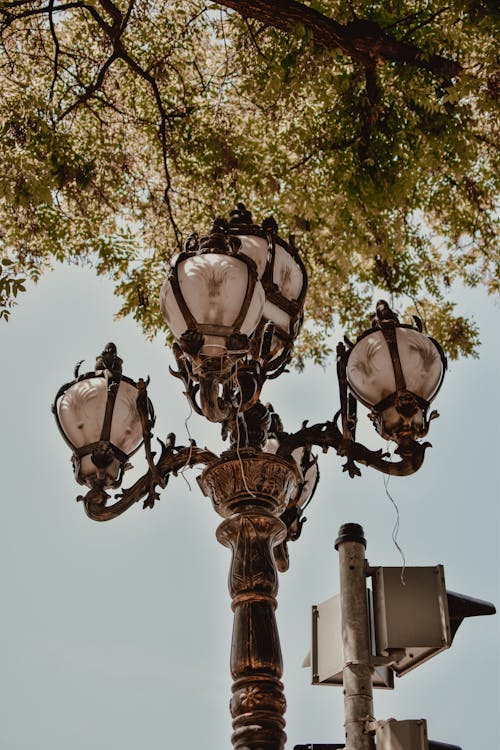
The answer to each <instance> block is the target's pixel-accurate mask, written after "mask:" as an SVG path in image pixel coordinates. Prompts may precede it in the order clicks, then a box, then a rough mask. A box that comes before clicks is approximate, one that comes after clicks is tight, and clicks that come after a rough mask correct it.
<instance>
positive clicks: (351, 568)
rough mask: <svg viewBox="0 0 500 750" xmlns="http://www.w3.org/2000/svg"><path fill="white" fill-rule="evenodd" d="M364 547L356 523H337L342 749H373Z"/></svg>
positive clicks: (360, 531) (360, 532)
mask: <svg viewBox="0 0 500 750" xmlns="http://www.w3.org/2000/svg"><path fill="white" fill-rule="evenodd" d="M365 547H366V540H365V538H364V536H363V529H362V527H361V526H360V525H359V524H357V523H346V524H344V525H343V526H341V527H340V529H339V536H338V538H337V539H336V541H335V549H336V550H338V553H339V565H340V602H341V611H342V643H343V647H344V669H343V672H342V675H343V682H344V713H345V724H344V726H345V736H346V750H373V749H374V742H373V739H372V737H371V736H370V735H369V734H366V733H365V725H366V722H367V721H372V720H373V690H372V672H371V668H370V630H369V621H368V603H367V597H366V565H365Z"/></svg>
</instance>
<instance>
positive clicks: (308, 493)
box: [263, 438, 319, 508]
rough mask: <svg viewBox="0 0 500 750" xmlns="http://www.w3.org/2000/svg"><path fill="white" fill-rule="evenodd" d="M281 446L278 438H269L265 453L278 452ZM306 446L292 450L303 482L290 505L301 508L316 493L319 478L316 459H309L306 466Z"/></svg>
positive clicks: (291, 499)
mask: <svg viewBox="0 0 500 750" xmlns="http://www.w3.org/2000/svg"><path fill="white" fill-rule="evenodd" d="M278 448H279V441H278V440H277V438H269V440H268V441H267V442H266V444H265V446H264V448H263V450H264V453H276V451H277V450H278ZM305 452H306V449H305V448H296V449H295V450H294V451H292V458H293V460H294V461H295V463H296V464H297V468H298V469H299V473H300V476H301V477H302V482H301V483H300V484H299V490H298V491H297V493H296V494H295V495H294V496H293V497H292V498H290V502H289V505H290V506H298V507H299V508H302V507H304V505H306V504H307V503H308V502H309V500H310V499H311V498H312V496H313V494H314V490H315V489H316V485H317V483H318V479H319V469H318V462H317V461H316V460H314V459H313V460H309V461H307V464H306V466H305V467H304V454H305Z"/></svg>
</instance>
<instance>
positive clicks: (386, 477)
mask: <svg viewBox="0 0 500 750" xmlns="http://www.w3.org/2000/svg"><path fill="white" fill-rule="evenodd" d="M391 458H392V454H391ZM390 478H391V475H390V474H383V475H382V479H383V482H384V489H385V494H386V495H387V497H388V498H389V500H390V501H391V503H392V505H393V506H394V510H395V512H396V521H395V523H394V526H393V529H392V541H393V542H394V546H395V547H396V548H397V550H398V552H399V554H400V555H401V559H402V561H403V567H402V568H401V585H402V586H406V582H405V570H406V557H405V553H404V551H403V549H402V547H401V545H400V544H399V542H398V534H399V526H400V515H399V508H398V505H397V503H396V501H395V500H394V498H393V496H392V495H391V493H390V492H389V481H390Z"/></svg>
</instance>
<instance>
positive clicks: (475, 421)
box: [0, 266, 500, 750]
mask: <svg viewBox="0 0 500 750" xmlns="http://www.w3.org/2000/svg"><path fill="white" fill-rule="evenodd" d="M459 296H460V312H461V314H471V315H473V317H474V319H475V320H476V321H477V322H478V324H479V326H480V330H481V340H482V341H483V345H482V347H481V350H480V359H479V360H472V359H471V360H464V361H460V362H457V363H451V364H450V367H449V371H448V373H447V376H446V378H445V381H444V384H443V387H442V389H441V392H440V393H439V395H438V397H437V399H436V401H435V403H434V405H433V406H435V408H437V409H438V411H439V412H440V414H441V416H440V418H439V419H438V420H435V421H433V422H432V424H431V429H430V433H429V436H428V437H429V440H430V442H431V443H432V445H433V447H432V448H431V449H429V450H428V451H427V454H426V460H425V462H424V465H423V467H422V468H421V470H420V471H419V472H418V473H417V474H415V475H414V476H411V477H406V478H399V477H398V478H391V479H390V481H389V484H388V487H387V489H388V490H389V493H390V495H391V496H392V498H393V500H394V502H395V503H396V505H397V507H398V509H399V519H400V527H399V534H398V537H397V541H398V544H399V545H400V547H401V548H402V550H403V552H404V555H405V559H406V564H407V565H435V564H438V563H441V564H443V565H444V570H445V577H446V585H447V588H448V589H450V590H453V591H455V592H459V593H462V594H466V595H469V596H474V597H476V598H480V599H485V600H488V601H491V602H495V603H496V605H497V606H498V604H499V602H500V596H499V577H498V569H499V555H498V549H499V530H500V529H499V510H498V508H499V499H500V493H499V480H498V465H499V461H500V452H499V443H500V441H499V428H498V421H499V416H500V414H499V405H498V403H499V402H498V382H499V377H498V376H499V364H500V359H499V339H498V331H499V322H500V316H499V311H498V308H496V307H495V306H494V304H493V302H492V301H491V300H490V299H487V298H486V296H485V294H484V293H483V292H481V291H480V290H474V291H468V292H463V293H461V294H460V295H459ZM118 307H119V301H118V300H117V298H116V297H114V295H113V285H112V283H111V282H110V281H109V280H107V279H104V278H96V277H95V275H94V273H93V271H92V270H91V269H86V268H78V267H74V266H71V267H68V266H58V267H57V269H56V270H55V271H54V272H53V273H49V274H47V275H46V276H44V277H43V278H42V279H41V281H40V282H39V284H38V285H37V286H30V287H29V291H28V293H27V294H26V295H24V296H23V298H22V299H21V301H20V304H19V306H18V307H17V308H16V309H15V310H14V312H13V314H12V317H11V320H10V322H9V323H8V324H2V325H1V328H0V340H1V351H2V368H1V392H2V396H3V397H2V406H1V413H2V419H1V423H2V428H3V429H2V438H3V439H2V452H1V460H2V485H3V492H2V494H3V498H2V516H3V523H2V524H1V535H2V537H1V544H0V556H1V570H2V576H1V596H2V602H3V605H4V606H3V615H2V617H1V619H0V637H1V643H2V645H3V658H2V670H1V671H2V680H1V684H0V714H1V715H0V746H1V747H2V749H3V750H35V748H36V750H88V748H90V747H92V749H93V750H118V748H120V750H137V748H138V747H140V748H141V750H160V748H179V749H182V750H195V748H199V747H202V746H203V747H207V748H209V749H210V750H211V749H212V748H214V749H215V748H221V747H230V740H229V738H230V734H231V724H230V716H229V711H228V703H229V698H230V688H231V677H230V674H229V648H230V639H231V627H232V615H231V609H230V599H229V594H228V591H227V573H228V567H229V560H230V553H229V551H228V550H227V549H226V548H224V547H222V546H221V545H220V544H218V542H217V541H216V539H215V529H216V527H217V525H218V523H219V520H220V518H219V517H218V516H217V514H216V513H215V512H214V511H213V509H212V507H211V505H210V502H209V501H208V500H207V499H206V498H205V497H204V496H203V495H202V494H201V491H200V490H199V487H198V485H197V482H196V476H197V475H198V474H199V470H197V469H193V470H191V471H189V472H186V473H185V474H184V475H183V476H178V477H177V478H171V480H170V482H169V484H168V486H167V488H166V489H165V490H164V491H163V492H162V496H161V500H160V502H159V503H157V505H156V506H155V508H154V509H153V510H142V504H137V505H136V506H134V507H132V508H131V509H130V510H129V511H128V512H127V513H125V514H124V515H123V516H121V517H120V518H118V519H116V520H114V521H111V522H108V523H95V522H93V521H91V520H90V519H88V518H87V516H86V515H85V514H84V511H83V508H82V505H81V504H80V503H77V502H76V500H75V498H76V495H77V494H79V493H80V492H81V488H80V487H79V486H78V485H77V484H76V483H75V481H74V479H73V474H72V469H71V465H70V453H69V449H68V448H67V446H66V445H65V444H64V442H63V441H62V439H61V437H60V436H59V434H58V431H57V428H56V425H55V422H54V418H53V416H52V414H51V412H50V405H51V403H52V401H53V399H54V396H55V394H56V392H57V390H58V388H59V387H60V385H62V384H63V383H64V382H68V380H71V379H72V377H73V375H72V373H73V368H74V365H75V364H76V362H78V361H79V360H81V359H85V362H84V364H83V365H82V367H81V370H80V371H81V372H86V371H88V370H92V369H93V365H94V361H95V356H96V355H97V354H98V353H99V352H100V351H101V350H102V348H103V347H104V345H105V344H106V343H107V342H108V341H114V342H115V343H116V344H117V347H118V353H119V355H120V356H121V357H122V358H123V360H124V374H126V375H128V376H130V377H132V378H134V379H137V378H139V377H145V376H147V375H150V376H151V386H150V389H149V392H150V397H151V399H152V401H153V403H154V406H155V410H156V413H157V423H156V428H155V433H156V435H157V436H158V437H160V438H164V437H165V436H166V435H167V433H169V432H171V431H173V432H175V433H176V436H177V444H184V445H186V444H187V443H188V440H189V435H191V436H192V437H193V438H195V439H196V441H197V443H198V445H207V446H208V447H209V448H210V449H211V450H214V451H215V452H220V450H222V449H223V447H224V446H223V444H222V443H221V442H220V438H219V434H218V428H217V426H216V425H212V424H209V423H208V422H205V420H203V419H202V418H201V417H198V416H196V415H190V409H189V406H188V403H187V401H186V399H185V398H184V396H183V395H182V384H181V381H179V380H177V379H174V378H173V377H171V376H170V375H169V372H168V367H169V365H173V360H172V356H171V354H170V352H169V350H168V349H167V348H165V346H164V343H163V341H162V340H161V338H160V337H158V338H157V339H156V340H155V341H154V342H147V341H146V340H145V339H144V336H143V334H142V333H141V331H140V330H139V328H138V327H137V326H136V325H135V323H134V322H133V321H132V320H130V319H127V320H120V321H115V320H114V314H115V313H116V311H117V309H118ZM431 333H432V332H431ZM341 335H342V332H341V331H338V332H337V338H340V337H341ZM263 399H264V400H266V401H267V400H269V401H271V402H272V403H273V405H274V406H275V408H276V409H277V411H278V412H279V413H280V415H281V417H282V419H283V422H284V425H285V429H288V430H289V431H293V430H295V429H299V428H300V426H301V423H302V421H303V420H304V419H309V420H310V421H311V422H316V421H324V420H326V419H331V418H332V416H333V414H334V413H335V412H336V411H337V409H338V394H337V384H336V376H335V367H334V364H333V363H330V365H329V366H328V367H327V368H325V369H322V368H321V367H316V366H308V367H306V370H305V372H304V373H301V374H298V373H294V372H291V373H289V374H285V375H282V376H281V377H280V378H278V379H277V380H275V381H273V382H271V383H268V384H267V385H266V386H265V387H264V390H263ZM358 439H360V440H366V441H369V442H370V445H371V447H376V446H377V436H376V435H375V434H374V432H373V427H372V426H371V424H369V423H368V422H367V424H366V427H360V429H359V433H358ZM379 447H385V446H384V444H380V445H379ZM319 461H320V472H321V479H320V484H319V487H318V489H317V491H316V495H315V497H314V499H313V501H312V503H311V505H310V506H309V508H308V509H307V511H306V515H307V518H308V521H307V523H306V524H305V526H304V528H303V532H302V536H301V538H300V539H299V540H298V541H297V542H296V543H292V544H291V545H290V569H289V571H288V572H286V573H285V574H280V591H279V594H278V602H279V606H278V611H277V618H278V626H279V629H280V635H281V645H282V650H283V657H284V664H285V672H284V683H285V692H286V696H287V703H288V708H287V714H286V720H287V729H286V731H287V735H288V741H287V750H292V748H293V747H294V745H296V744H306V743H328V742H331V743H333V742H342V741H343V738H344V732H343V701H342V691H341V689H340V688H336V687H329V686H328V687H326V686H313V685H311V675H310V671H309V670H307V669H304V668H302V666H301V664H302V661H303V659H304V657H305V655H306V653H307V652H308V650H309V648H310V639H311V633H310V630H311V607H312V605H314V604H318V603H320V602H322V601H324V600H326V599H328V598H329V597H330V596H333V595H334V594H336V593H338V590H339V581H338V553H337V552H336V551H335V549H334V541H335V538H336V536H337V533H338V529H339V526H340V525H341V524H343V523H347V522H356V523H360V524H362V526H363V528H364V531H365V537H366V538H367V542H368V544H367V551H366V554H367V558H368V560H369V562H370V564H371V565H388V566H389V565H392V566H394V565H401V556H400V552H399V551H398V549H397V547H396V546H395V544H394V542H393V539H392V534H393V528H394V524H395V520H396V511H395V508H394V505H393V504H392V502H391V500H390V499H389V497H388V494H387V493H386V488H385V486H384V481H383V476H382V475H381V474H378V473H377V472H375V471H374V470H370V469H368V468H365V469H363V470H362V476H361V477H358V478H355V479H350V478H349V477H348V476H347V475H346V474H344V473H343V472H342V469H341V465H342V462H341V460H340V458H339V457H337V456H336V455H335V454H334V453H332V452H331V451H330V452H329V453H328V454H326V455H321V456H320V459H319ZM133 462H134V464H135V465H136V469H135V471H139V472H142V471H143V470H144V467H145V463H144V461H143V459H142V458H141V456H140V453H138V454H137V455H136V456H134V459H133ZM131 483H132V482H131V480H130V478H127V475H126V476H125V481H124V484H125V486H127V485H128V484H131ZM498 644H499V620H498V616H493V617H481V618H479V617H478V618H471V619H469V620H465V621H464V622H463V623H462V625H461V626H460V628H459V631H458V633H457V635H456V637H455V640H454V643H453V645H452V647H451V649H449V650H447V651H445V652H443V653H441V654H439V655H437V656H436V657H434V658H433V659H431V660H429V661H428V662H426V663H425V664H423V665H422V666H420V667H419V668H417V669H415V670H413V671H412V672H410V673H409V674H407V675H405V676H404V677H402V678H400V679H396V680H395V689H394V690H393V691H388V690H375V693H374V707H375V716H376V718H377V719H388V718H390V717H394V718H397V719H420V718H425V719H426V720H427V725H428V733H429V737H430V738H431V739H434V740H437V741H441V742H448V743H452V744H456V745H459V746H461V747H463V748H464V750H466V749H467V748H473V747H477V746H479V745H480V746H481V747H483V748H488V749H490V748H495V747H499V746H500V742H499V730H498V706H499V703H500V700H499V698H500V692H499V672H500V665H499V646H498Z"/></svg>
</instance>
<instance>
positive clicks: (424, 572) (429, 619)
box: [372, 565, 496, 677]
mask: <svg viewBox="0 0 500 750" xmlns="http://www.w3.org/2000/svg"><path fill="white" fill-rule="evenodd" d="M372 585H373V613H374V626H375V633H374V642H375V650H376V654H377V656H378V657H385V658H386V660H387V663H388V664H389V665H390V668H391V669H393V670H394V672H395V673H396V674H397V676H398V677H401V676H402V675H404V674H406V673H407V672H409V671H410V670H412V669H414V668H415V667H418V666H419V665H420V664H422V663H423V662H424V661H426V660H427V659H430V658H431V657H432V656H435V655H436V654H439V653H440V652H441V651H443V650H444V649H447V648H449V647H450V646H451V643H452V641H453V638H454V637H455V634H456V632H457V629H458V627H459V626H460V623H461V622H462V620H463V619H464V618H465V617H474V616H477V615H491V614H495V611H496V610H495V607H494V605H493V604H491V603H490V602H484V601H482V600H480V599H473V598H472V597H468V596H464V595H462V594H456V593H454V592H452V591H447V590H446V587H445V580H444V569H443V566H442V565H435V566H432V567H405V568H396V567H377V568H375V569H374V570H373V572H372Z"/></svg>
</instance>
